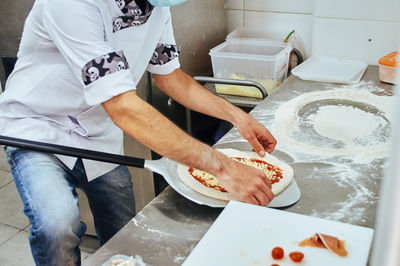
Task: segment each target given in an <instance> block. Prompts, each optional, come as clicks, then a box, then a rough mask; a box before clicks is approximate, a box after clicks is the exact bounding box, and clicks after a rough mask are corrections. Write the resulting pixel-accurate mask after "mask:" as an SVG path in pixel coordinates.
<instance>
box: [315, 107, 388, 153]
mask: <svg viewBox="0 0 400 266" xmlns="http://www.w3.org/2000/svg"><path fill="white" fill-rule="evenodd" d="M309 123H310V124H311V125H312V126H313V127H314V129H315V131H316V132H317V133H318V134H319V135H321V136H324V137H327V138H330V139H333V140H338V141H341V142H343V143H344V144H345V146H346V147H349V146H350V147H351V146H357V145H356V143H357V140H358V139H359V140H362V139H366V138H368V140H369V141H371V142H374V141H376V138H379V137H380V136H379V135H377V134H376V133H375V132H379V129H380V128H382V127H383V126H384V125H385V124H387V122H386V121H385V120H384V119H383V118H382V117H380V116H376V115H375V114H373V113H369V112H366V111H363V110H361V109H358V108H354V107H352V106H342V105H337V106H333V105H328V106H322V107H320V108H319V110H318V111H317V112H316V113H315V114H313V115H311V116H310V117H309ZM374 133H375V134H374ZM371 136H372V137H373V138H371Z"/></svg>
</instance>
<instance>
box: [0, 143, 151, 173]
mask: <svg viewBox="0 0 400 266" xmlns="http://www.w3.org/2000/svg"><path fill="white" fill-rule="evenodd" d="M0 144H2V145H5V146H12V147H18V148H22V149H28V150H34V151H40V152H46V153H52V154H60V155H66V156H71V157H77V158H83V159H89V160H95V161H101V162H107V163H115V164H122V165H128V166H133V167H137V168H144V162H145V160H144V159H140V158H135V157H129V156H123V155H117V154H112V153H105V152H99V151H91V150H85V149H78V148H72V147H68V146H62V145H56V144H50V143H44V142H38V141H32V140H26V139H18V138H12V137H7V136H1V135H0Z"/></svg>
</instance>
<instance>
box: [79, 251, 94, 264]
mask: <svg viewBox="0 0 400 266" xmlns="http://www.w3.org/2000/svg"><path fill="white" fill-rule="evenodd" d="M90 255H92V253H89V252H86V251H83V250H81V263H82V262H84V261H85V260H87V259H88V258H89V256H90Z"/></svg>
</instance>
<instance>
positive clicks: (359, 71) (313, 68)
mask: <svg viewBox="0 0 400 266" xmlns="http://www.w3.org/2000/svg"><path fill="white" fill-rule="evenodd" d="M367 66H368V65H367V64H366V63H364V62H360V61H355V60H349V59H341V58H336V57H328V56H312V57H310V58H308V59H307V60H306V61H304V62H303V63H302V64H300V65H299V66H297V67H295V68H294V69H292V74H293V75H295V76H297V77H299V78H301V79H303V80H310V81H319V82H333V83H342V84H355V83H358V82H359V81H360V79H361V77H362V75H363V74H364V72H365V70H366V69H367Z"/></svg>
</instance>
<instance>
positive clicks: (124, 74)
mask: <svg viewBox="0 0 400 266" xmlns="http://www.w3.org/2000/svg"><path fill="white" fill-rule="evenodd" d="M141 3H142V4H141ZM138 4H139V5H138ZM178 54H179V48H178V47H177V46H176V45H175V39H174V36H173V30H172V23H171V14H170V10H169V8H168V7H153V6H151V5H150V4H149V3H147V1H142V2H140V3H139V2H137V3H136V2H135V1H134V0H68V1H66V0H36V1H35V3H34V6H33V8H32V10H31V12H30V14H29V16H28V18H27V20H26V22H25V27H24V31H23V35H22V40H21V44H20V48H19V52H18V61H17V63H16V66H15V69H14V71H13V73H12V74H11V75H10V77H9V79H8V80H7V84H6V89H5V92H4V93H3V94H1V95H0V134H1V135H6V136H11V137H18V138H24V139H29V140H35V141H42V142H47V143H54V144H59V145H66V146H71V147H78V148H83V149H89V150H97V151H103V152H109V153H114V154H123V134H122V131H121V130H120V129H119V128H118V127H116V126H115V125H114V124H113V123H112V121H111V119H110V118H109V116H108V115H107V113H106V112H105V110H104V109H103V107H102V105H101V103H102V102H105V101H107V100H109V99H111V98H112V97H114V96H116V95H119V94H121V93H124V92H127V91H129V90H135V89H136V84H137V83H138V82H139V80H140V78H141V76H142V75H143V73H144V71H145V70H146V69H147V70H148V71H150V72H152V73H156V74H169V73H171V72H173V71H174V70H175V69H177V68H179V61H178ZM58 157H59V158H60V159H61V160H62V161H63V162H64V163H65V164H66V165H67V166H68V167H69V168H70V169H72V168H73V166H74V165H75V162H76V158H72V157H67V156H58ZM83 164H84V166H85V169H86V173H87V177H88V180H89V181H90V180H93V179H94V178H96V177H98V176H100V175H103V174H105V173H107V172H109V171H111V170H112V169H114V168H115V167H116V165H114V164H108V163H102V162H97V161H91V160H83Z"/></svg>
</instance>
